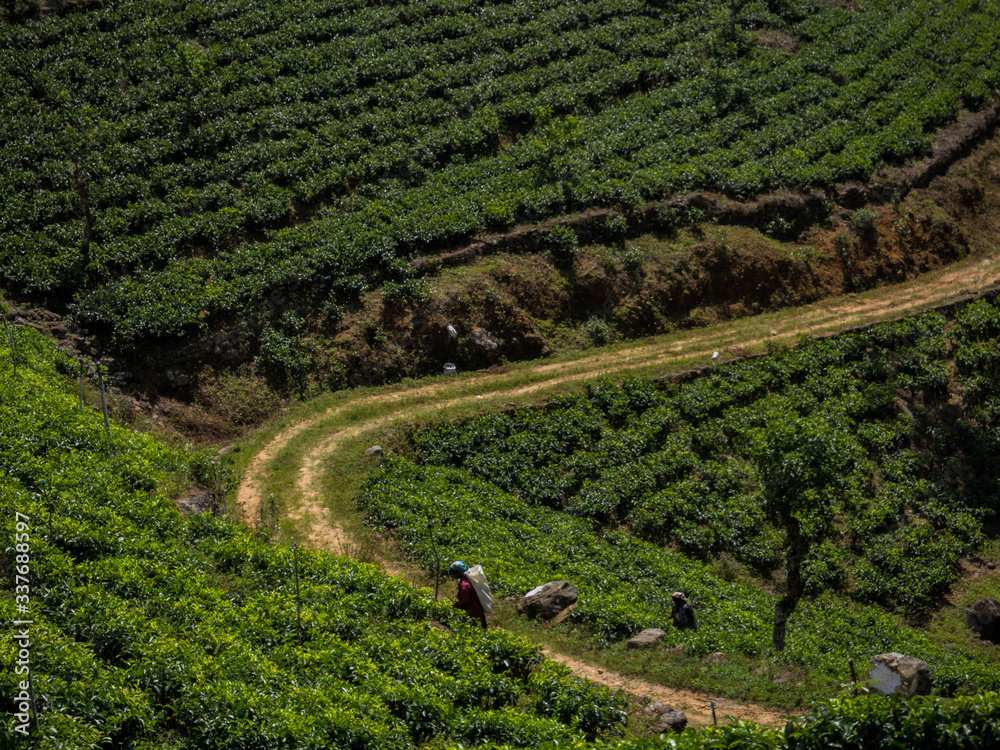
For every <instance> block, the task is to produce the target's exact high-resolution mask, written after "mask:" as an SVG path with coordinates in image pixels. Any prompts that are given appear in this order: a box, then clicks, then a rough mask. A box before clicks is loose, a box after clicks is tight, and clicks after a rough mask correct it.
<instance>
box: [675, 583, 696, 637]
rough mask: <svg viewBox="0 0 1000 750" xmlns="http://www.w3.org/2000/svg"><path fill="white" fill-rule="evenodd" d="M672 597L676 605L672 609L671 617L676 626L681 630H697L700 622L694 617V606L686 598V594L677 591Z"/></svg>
mask: <svg viewBox="0 0 1000 750" xmlns="http://www.w3.org/2000/svg"><path fill="white" fill-rule="evenodd" d="M672 598H673V600H674V606H673V609H671V610H670V619H671V620H673V621H674V627H675V628H680V629H681V630H697V629H698V623H697V622H696V621H695V619H694V607H692V606H691V604H690V603H689V602H687V601H685V600H684V594H682V593H681V592H680V591H675V592H674V593H673V595H672Z"/></svg>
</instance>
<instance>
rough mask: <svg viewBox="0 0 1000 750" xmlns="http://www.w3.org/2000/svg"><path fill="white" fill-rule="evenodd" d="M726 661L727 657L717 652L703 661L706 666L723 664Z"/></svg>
mask: <svg viewBox="0 0 1000 750" xmlns="http://www.w3.org/2000/svg"><path fill="white" fill-rule="evenodd" d="M725 660H726V655H725V654H724V653H723V652H722V651H715V652H713V653H711V654H709V655H708V656H706V657H705V658H704V659H702V661H703V662H705V663H706V664H722V662H724V661H725Z"/></svg>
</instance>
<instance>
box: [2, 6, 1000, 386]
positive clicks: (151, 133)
mask: <svg viewBox="0 0 1000 750" xmlns="http://www.w3.org/2000/svg"><path fill="white" fill-rule="evenodd" d="M853 10H854V11H856V12H848V11H847V10H845V9H844V8H842V7H839V6H838V5H837V4H830V3H812V2H802V1H800V0H796V1H795V2H785V3H774V2H766V3H765V2H757V1H755V2H747V3H742V4H741V5H740V8H739V10H738V13H737V14H736V16H735V19H734V20H735V25H734V26H733V32H734V33H732V34H731V32H730V22H729V19H730V3H727V2H725V1H724V0H712V1H711V2H693V1H692V0H685V1H684V2H674V3H655V4H650V3H646V2H638V1H637V0H629V1H628V2H622V0H591V1H590V2H584V3H579V2H565V0H545V1H544V2H538V1H537V0H509V1H506V0H505V1H504V2H500V1H498V0H497V1H492V0H491V1H490V2H479V1H478V0H475V1H474V0H449V2H431V3H428V2H426V0H419V2H418V1H417V0H409V1H408V2H399V3H394V4H391V5H385V4H380V3H376V2H353V1H352V2H346V1H345V0H296V1H295V2H290V1H288V0H283V1H282V2H272V3H270V4H269V5H268V10H267V12H266V13H264V12H262V11H261V10H260V9H259V8H257V7H255V6H254V5H253V3H250V2H248V1H247V0H217V1H216V2H212V3H209V4H200V5H197V6H193V5H191V3H189V2H184V1H183V0H151V1H150V2H145V3H136V2H134V0H108V1H107V2H103V3H100V4H96V5H91V6H89V7H88V8H87V10H86V11H85V12H79V13H78V12H71V13H52V14H42V15H40V16H39V17H37V18H31V19H24V20H23V21H22V22H20V23H16V24H4V25H3V26H2V27H0V49H2V50H3V52H2V54H0V81H2V85H3V91H4V94H5V95H4V97H3V99H2V101H0V194H2V195H3V196H4V209H5V210H4V212H3V215H2V216H0V284H2V285H4V286H6V287H9V288H14V289H17V290H18V292H19V293H23V294H27V295H31V296H32V297H34V298H35V299H37V300H41V301H45V302H46V303H47V304H48V305H50V306H51V307H53V308H56V309H65V310H69V311H71V312H72V313H73V314H74V315H75V316H76V317H77V319H79V320H80V321H81V322H84V323H86V324H87V325H88V326H90V327H91V328H92V329H93V330H94V331H96V332H99V333H101V334H102V335H103V336H104V338H105V340H106V341H107V342H108V343H110V344H111V345H113V346H114V347H116V348H117V349H119V350H124V351H130V350H132V349H134V348H141V347H143V346H145V345H148V344H151V343H158V342H163V341H169V342H174V343H176V342H178V340H181V339H184V338H187V337H191V336H200V335H203V334H204V333H205V332H207V331H208V330H214V329H215V328H217V327H218V325H220V324H221V325H225V324H227V323H228V322H231V320H232V319H233V318H234V317H235V316H240V317H242V318H243V319H248V320H250V321H252V323H253V326H252V333H253V335H254V336H255V337H260V338H262V339H263V342H264V343H265V344H266V346H265V347H264V348H265V350H266V351H267V353H268V356H269V357H272V358H273V359H274V360H275V363H276V367H278V368H279V370H280V369H281V368H287V367H288V366H289V364H291V371H292V374H294V370H295V366H294V365H295V356H296V355H295V353H294V351H293V350H287V351H286V348H285V347H283V346H281V347H277V348H276V342H275V341H274V340H273V336H271V335H265V332H266V329H265V326H266V325H271V328H272V329H276V328H278V327H277V326H276V325H275V323H276V322H277V321H274V320H272V319H271V318H272V317H273V316H274V315H273V312H272V311H271V308H270V304H271V303H273V302H274V301H275V300H283V301H284V303H285V304H283V305H282V306H281V307H282V309H284V307H287V306H289V305H291V306H293V307H294V308H295V309H296V310H297V311H298V312H299V313H300V314H303V315H305V314H309V313H310V312H311V311H315V310H318V309H323V308H324V307H325V306H326V309H327V313H329V312H336V311H340V312H342V311H343V309H344V306H345V305H349V304H351V303H352V302H353V301H354V300H355V297H356V295H357V293H358V291H359V289H363V288H365V287H371V286H374V285H379V284H382V283H384V282H386V281H389V282H392V284H393V286H390V287H389V290H390V297H395V298H402V296H405V295H409V294H410V291H409V290H411V289H412V287H410V286H409V285H408V282H409V281H410V280H411V279H410V273H409V271H408V270H406V261H407V260H408V258H409V257H410V256H411V255H413V254H421V253H428V252H436V250H435V249H436V248H440V247H443V246H448V245H450V244H454V243H459V242H464V241H468V240H469V239H470V238H472V237H474V236H476V235H479V234H483V233H485V232H488V231H496V230H500V229H506V228H509V227H511V226H512V225H513V224H514V223H515V222H521V223H523V222H532V221H538V220H541V219H544V218H548V217H554V216H558V215H562V214H566V213H568V212H573V211H583V210H586V209H590V208H595V207H611V208H616V209H620V208H628V207H634V206H636V205H638V204H641V203H645V202H649V201H659V200H663V199H667V198H670V197H673V196H675V195H677V194H682V193H685V192H688V191H692V190H711V191H716V192H720V193H723V194H725V195H727V196H730V197H733V198H747V197H750V196H753V195H757V194H760V193H762V192H766V191H770V190H774V189H779V188H782V189H784V188H792V187H798V188H802V189H811V188H814V187H822V186H827V185H830V184H832V183H834V182H837V181H844V180H851V179H862V180H864V179H866V178H868V177H869V176H870V175H872V174H874V173H875V172H876V171H877V170H878V169H879V168H880V167H881V166H883V165H885V164H890V163H899V162H901V161H903V160H905V159H910V158H913V157H916V156H920V155H922V154H923V153H924V152H925V150H926V149H927V147H928V146H929V144H930V142H931V136H932V134H933V132H934V131H935V130H936V129H938V128H939V127H941V126H942V125H945V124H947V123H949V122H951V121H953V120H954V119H955V117H956V116H957V113H958V112H959V111H960V110H962V109H968V110H976V109H979V108H981V107H982V106H984V105H985V104H986V102H988V101H989V99H990V98H991V97H992V96H993V93H992V92H993V90H994V89H995V88H996V87H997V85H998V84H1000V73H998V71H1000V64H998V63H1000V49H998V48H997V45H996V43H995V40H996V39H997V38H1000V26H998V24H1000V20H998V14H996V13H995V12H993V11H994V10H995V9H994V8H993V7H992V5H991V4H990V3H985V4H984V3H942V2H935V1H934V0H920V1H919V2H913V1H910V0H907V1H906V2H903V0H870V1H869V2H866V3H864V4H863V6H859V7H858V8H856V9H853ZM762 29H770V30H777V31H781V32H782V33H784V34H787V35H788V36H789V37H791V38H794V39H795V40H796V43H797V47H798V49H797V51H796V52H794V53H788V52H785V51H783V50H779V49H774V48H771V47H768V46H765V45H763V44H758V43H756V38H755V35H754V32H757V31H759V30H762ZM900 71H906V75H901V74H900ZM662 213H663V224H664V226H667V227H669V226H674V225H675V224H676V219H677V217H673V216H671V215H669V214H670V210H669V209H666V210H665V211H664V212H662ZM686 218H687V220H691V221H696V220H697V219H698V214H697V209H694V210H692V211H691V212H690V214H689V215H688V216H687V217H686ZM780 223H781V222H780V221H779V222H777V223H776V224H775V226H774V227H772V229H773V230H774V231H779V232H784V231H787V229H788V227H787V226H784V225H782V226H777V224H780ZM621 231H622V230H621V223H620V222H612V223H611V224H610V225H609V226H608V227H607V234H608V239H610V240H615V239H618V238H620V236H621ZM554 251H555V252H557V253H559V254H562V255H567V254H571V252H572V249H571V248H570V247H568V246H567V245H566V244H565V243H564V242H560V243H558V244H557V245H556V246H555V248H554ZM400 290H403V291H400ZM404 292H405V295H404ZM331 300H332V301H333V304H332V305H330V306H328V303H329V302H330V301H331ZM325 314H326V313H324V315H325ZM311 322H312V323H315V322H316V321H315V320H314V321H311ZM294 335H295V336H296V337H301V338H307V337H308V335H307V334H304V333H296V334H294ZM253 343H254V344H259V343H261V342H260V341H257V340H256V339H255V340H254V342H253ZM289 358H291V359H289Z"/></svg>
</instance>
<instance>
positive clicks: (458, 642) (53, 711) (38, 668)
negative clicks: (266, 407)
mask: <svg viewBox="0 0 1000 750" xmlns="http://www.w3.org/2000/svg"><path fill="white" fill-rule="evenodd" d="M15 338H16V344H17V346H18V352H19V355H20V356H19V362H18V369H17V374H16V375H15V374H14V372H13V367H12V362H11V357H10V348H9V346H8V345H7V342H6V341H3V342H0V505H2V508H3V515H2V519H0V524H2V527H3V530H4V533H5V534H6V535H7V538H8V539H13V535H14V532H15V513H19V514H21V515H20V516H17V517H16V518H18V519H20V521H21V523H22V524H23V525H26V526H25V527H26V528H27V529H28V531H27V532H24V534H25V535H26V537H22V542H21V543H22V544H27V545H28V547H27V548H28V549H29V553H30V554H29V553H24V554H29V558H30V561H29V564H28V574H27V579H28V584H23V585H24V586H26V587H27V588H25V589H20V590H19V591H24V590H28V591H29V593H28V594H27V595H24V596H27V598H28V600H29V604H27V605H25V604H23V600H21V599H15V593H14V591H13V590H7V591H5V592H4V594H3V595H2V597H0V612H2V613H3V616H4V618H5V619H6V620H7V621H8V622H11V621H13V620H16V619H22V620H23V619H28V620H30V621H31V623H30V626H29V630H30V637H31V644H30V671H31V679H32V683H33V687H34V693H35V696H36V706H37V709H38V712H39V713H38V716H37V723H35V721H36V720H35V719H33V721H32V725H31V727H30V728H29V731H28V734H27V736H26V737H25V738H23V740H22V742H21V743H20V744H19V747H24V748H50V747H51V748H56V747H58V748H77V747H79V748H84V747H92V746H94V743H104V744H110V745H113V746H115V747H121V748H131V747H137V748H138V747H149V746H151V744H155V743H157V742H161V741H169V742H170V743H172V746H176V747H179V748H180V747H183V748H192V749H193V748H198V749H199V750H200V749H208V748H211V749H212V750H217V749H231V750H237V748H238V749H239V750H251V749H253V748H271V747H275V746H282V747H288V748H317V749H318V748H326V747H330V746H336V747H353V748H359V749H360V748H365V749H366V750H368V749H377V748H393V749H394V750H395V749H396V748H408V747H416V746H418V745H423V744H426V743H435V742H436V743H443V742H448V741H452V740H454V741H456V742H458V741H461V742H464V743H469V745H470V746H477V745H480V746H491V747H492V746H496V745H498V744H507V745H510V746H512V747H534V746H537V745H538V744H539V743H541V742H542V741H544V740H547V739H560V740H563V741H571V740H580V741H584V740H588V739H589V740H595V739H599V738H601V737H604V736H611V735H614V734H616V733H619V732H620V729H621V726H622V723H623V720H624V712H623V702H622V699H621V698H620V697H618V696H616V695H613V694H612V693H611V692H610V691H608V690H606V689H604V688H600V687H598V686H594V685H592V684H588V683H583V682H580V681H578V680H576V679H575V678H573V677H572V676H571V675H570V673H569V671H568V670H567V669H565V668H564V667H561V666H558V665H554V664H546V663H544V662H543V661H542V659H541V656H540V654H539V649H538V648H537V647H536V646H534V645H533V644H530V643H528V642H527V641H525V640H523V639H521V638H517V637H514V636H511V635H509V634H506V633H504V632H502V631H489V632H483V631H482V630H480V629H479V628H477V627H475V626H474V625H473V624H472V623H471V621H468V620H467V618H466V617H465V615H464V614H462V613H460V612H458V611H457V610H454V609H453V608H451V607H450V606H449V605H448V604H447V603H438V602H435V601H434V599H433V597H432V596H431V594H430V592H428V591H427V590H416V589H413V588H411V587H410V586H408V585H406V584H404V583H401V582H399V581H397V580H394V579H392V578H389V577H387V576H386V575H384V574H382V573H381V572H380V571H378V570H377V569H376V568H374V567H372V566H369V565H363V564H358V563H354V562H351V561H348V560H347V559H340V558H336V557H334V556H332V555H329V554H326V553H321V552H314V551H307V550H292V549H289V548H287V547H282V546H274V545H271V544H267V543H265V542H262V541H260V540H258V539H256V538H255V537H254V536H253V535H252V534H251V533H250V532H248V531H247V530H245V529H243V528H241V527H239V526H236V525H233V524H232V523H229V522H228V521H225V520H222V519H217V518H214V517H212V516H210V515H202V516H195V517H192V518H184V517H182V516H181V515H180V514H179V513H178V511H177V510H176V509H175V508H174V507H173V506H172V504H171V502H170V499H169V497H168V495H167V490H168V489H169V488H171V487H176V486H177V485H178V483H181V482H184V481H189V478H190V476H191V474H192V473H193V472H194V470H195V469H197V468H198V467H197V466H196V464H197V463H198V461H196V460H194V458H193V457H190V456H187V455H183V454H180V453H176V452H173V451H170V450H168V449H166V448H165V447H163V446H161V445H158V444H157V443H156V442H154V441H153V440H152V439H150V438H147V437H144V436H141V435H138V434H135V433H130V432H128V431H126V430H124V429H121V428H120V427H118V426H114V425H113V426H112V430H111V436H110V438H109V437H108V435H107V434H106V431H105V428H104V423H103V419H102V417H101V416H100V415H99V414H95V413H92V412H91V411H89V410H84V411H80V410H79V408H78V404H77V400H76V396H75V393H74V385H75V383H72V382H68V381H66V380H64V379H63V376H62V375H61V374H59V369H60V367H61V368H62V369H63V370H65V371H71V369H72V368H69V367H66V366H65V365H62V366H60V365H59V364H58V363H59V362H60V361H62V358H63V357H64V356H65V355H62V354H61V353H60V352H59V351H58V350H57V349H56V348H55V347H54V346H53V345H51V344H50V343H48V342H46V341H45V340H44V339H43V338H42V337H41V335H40V334H38V333H36V332H35V331H34V330H32V329H26V328H17V329H15ZM25 519H27V520H25ZM24 538H27V540H28V541H27V542H24V541H23V539H24ZM11 550H12V548H8V549H7V551H6V552H4V553H3V556H2V558H0V563H2V566H3V569H4V571H5V574H6V575H7V576H8V577H9V580H13V576H14V567H15V557H14V555H13V554H11ZM296 562H297V566H296ZM18 565H19V566H20V563H19V564H18ZM296 567H297V569H298V579H299V580H298V586H296V572H295V571H296ZM19 585H21V584H19ZM297 591H298V593H296V592H297ZM21 606H25V607H28V609H27V610H26V611H18V609H17V607H21ZM297 611H298V612H299V613H300V616H299V617H297V615H296V613H297ZM431 620H439V621H442V622H444V623H447V624H448V626H449V627H450V630H448V631H446V630H444V629H441V628H437V627H433V626H432V625H431ZM17 649H18V645H17V643H16V642H15V641H13V640H12V639H5V640H4V644H3V646H2V647H0V652H2V658H3V660H4V663H7V664H14V663H15V657H16V653H17ZM22 679H25V678H24V677H23V676H20V675H17V674H15V672H14V670H13V669H7V670H4V672H3V675H2V676H0V683H2V687H3V690H4V692H5V694H7V695H12V696H13V695H15V694H17V692H18V689H19V688H18V681H19V680H22ZM18 724H19V722H18V721H17V720H16V719H15V717H13V716H11V715H10V714H8V715H7V717H6V718H5V720H4V728H3V730H4V736H5V737H10V738H14V737H16V736H18V735H17V733H16V732H15V727H16V726H17V725H18ZM103 738H106V739H103Z"/></svg>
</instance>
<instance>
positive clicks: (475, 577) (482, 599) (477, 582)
mask: <svg viewBox="0 0 1000 750" xmlns="http://www.w3.org/2000/svg"><path fill="white" fill-rule="evenodd" d="M465 577H466V578H468V579H469V581H470V582H471V583H472V588H474V589H475V590H476V596H478V597H479V603H480V604H482V605H483V611H484V612H486V613H487V614H489V613H490V612H492V611H493V592H492V591H490V585H489V584H488V583H487V582H486V573H484V572H483V566H482V565H474V566H473V567H471V568H469V569H468V570H467V571H465Z"/></svg>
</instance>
